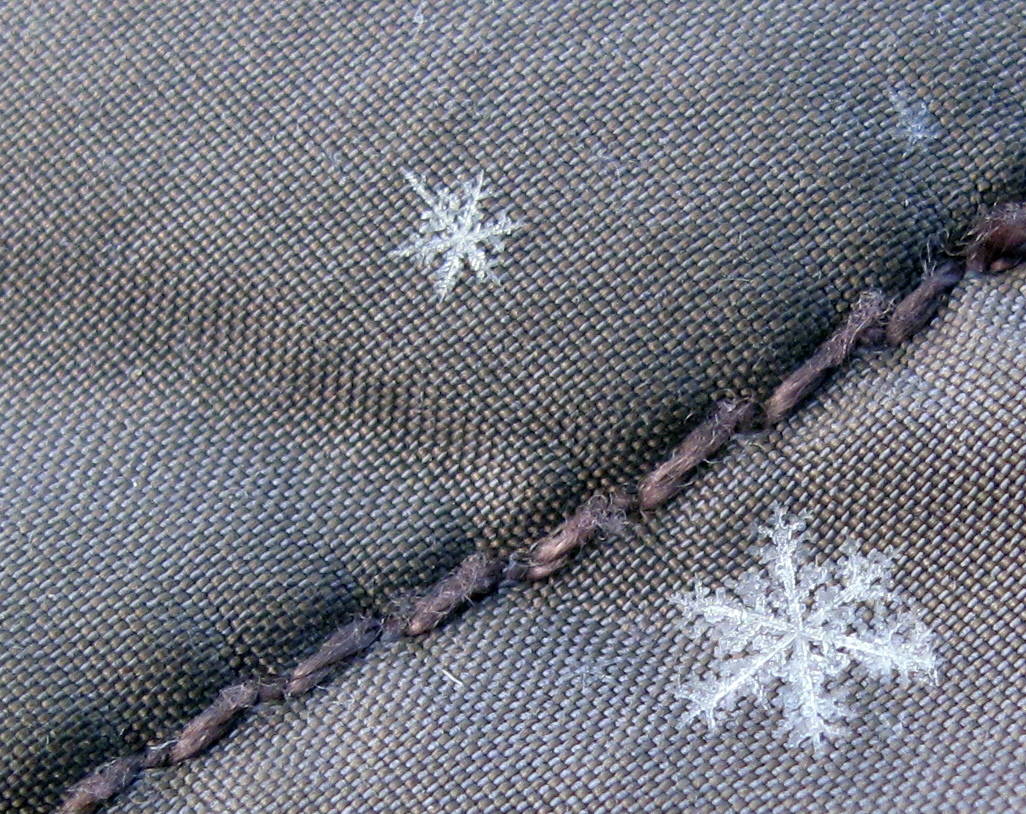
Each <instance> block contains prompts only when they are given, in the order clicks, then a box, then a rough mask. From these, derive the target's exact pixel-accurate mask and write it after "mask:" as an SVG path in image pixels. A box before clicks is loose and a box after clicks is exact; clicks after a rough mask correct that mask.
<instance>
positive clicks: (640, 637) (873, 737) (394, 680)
mask: <svg viewBox="0 0 1026 814" xmlns="http://www.w3.org/2000/svg"><path fill="white" fill-rule="evenodd" d="M1024 349H1026V277H1023V276H1021V275H1020V276H1019V277H1017V278H1007V279H1003V280H996V279H993V278H990V279H984V278H978V277H977V278H972V279H969V280H967V281H966V283H965V284H964V286H963V287H962V288H961V289H959V292H958V293H957V294H956V295H955V299H954V300H953V302H952V303H951V304H950V306H949V309H948V310H947V311H946V312H945V313H944V314H943V315H942V316H941V317H940V318H939V324H935V325H933V326H931V328H930V329H929V330H928V331H926V332H925V333H924V334H922V335H921V336H920V337H919V338H917V339H916V340H913V341H912V342H911V343H910V344H909V346H908V347H907V348H904V347H903V348H901V349H899V350H897V351H894V352H883V353H877V354H873V355H867V356H863V357H862V358H860V359H859V360H858V361H856V362H855V363H854V365H853V366H852V368H851V369H849V370H848V371H847V372H846V373H844V374H843V375H842V376H841V377H840V379H839V380H838V381H836V382H835V383H834V384H833V385H832V386H831V387H829V388H828V389H827V390H826V391H824V392H823V393H822V394H821V395H820V396H819V397H818V398H817V399H816V400H815V401H814V403H813V404H811V405H809V407H807V408H806V409H805V410H803V411H802V412H801V413H800V414H798V415H797V416H796V417H795V418H794V419H792V420H791V421H790V422H788V423H787V424H786V425H784V426H782V427H780V428H779V429H777V430H775V431H773V432H771V433H767V434H764V435H760V436H758V437H757V438H755V437H753V438H752V439H751V440H750V441H749V443H747V444H740V445H738V446H737V447H735V449H734V452H733V453H732V454H728V455H726V456H725V457H723V458H722V459H721V460H719V461H718V462H716V463H714V464H713V465H712V466H711V467H709V468H708V469H707V471H706V472H705V474H704V476H702V477H701V478H699V480H698V481H696V482H694V483H693V484H692V486H691V488H689V489H688V490H687V491H686V492H685V493H684V494H683V495H682V496H681V497H680V499H679V501H678V502H677V503H676V504H674V506H673V507H671V508H670V510H669V511H668V512H667V513H666V514H664V515H661V516H660V517H659V518H658V519H653V520H652V521H651V522H649V523H646V524H644V525H639V526H635V527H634V529H633V533H631V534H628V535H627V536H625V537H624V538H622V539H619V540H616V541H611V542H609V543H607V544H606V545H604V546H600V547H595V548H592V549H588V550H587V551H585V552H584V553H583V554H582V555H581V557H580V559H579V561H577V562H576V563H574V564H573V566H571V567H570V568H568V569H566V570H565V571H564V572H561V573H560V575H559V576H557V577H555V578H553V579H552V580H551V581H550V582H548V583H545V584H540V585H538V586H536V587H519V586H518V587H517V588H514V589H511V590H510V591H508V592H507V593H505V594H504V595H502V596H499V597H493V598H490V599H489V600H486V601H483V602H482V603H481V604H480V605H478V606H477V607H475V608H472V609H471V610H469V611H468V612H467V613H465V614H464V615H463V616H461V617H460V618H459V619H457V620H455V621H453V622H452V623H450V624H449V625H448V626H446V627H445V628H443V629H441V630H440V631H439V632H438V633H437V634H436V635H435V636H433V637H430V638H427V639H422V640H418V641H415V642H409V641H402V642H399V643H396V644H394V645H393V646H391V647H388V648H386V647H378V648H376V649H375V650H374V651H372V652H371V653H370V654H369V655H368V657H367V658H366V659H365V660H364V661H362V662H360V663H357V664H354V665H351V666H350V667H349V668H348V669H347V671H346V673H345V674H344V675H343V676H340V677H339V679H338V680H337V681H335V682H334V683H333V684H332V685H330V686H328V687H326V688H325V689H324V691H323V692H321V693H315V694H313V695H312V696H310V697H308V698H305V699H303V700H296V701H293V702H291V703H288V704H286V705H285V706H283V707H281V708H280V709H277V710H263V711H261V712H260V713H258V714H256V715H254V716H253V717H252V718H251V719H249V721H248V722H247V723H246V724H244V725H243V726H242V727H241V728H240V729H239V730H238V731H237V732H236V733H235V735H234V736H233V738H232V739H231V740H230V741H227V742H225V743H222V744H221V745H219V746H217V747H215V748H214V749H213V750H212V751H211V752H210V753H208V755H206V756H205V757H202V758H199V759H198V760H196V761H194V762H193V763H192V764H189V765H185V766H182V767H180V768H177V769H174V770H167V771H165V772H155V773H151V774H149V775H147V776H146V777H145V778H144V779H143V780H141V781H139V783H137V785H136V786H135V787H134V788H133V789H132V790H131V791H129V792H128V795H127V797H126V798H124V800H123V801H122V802H121V803H120V804H116V805H114V806H113V807H112V811H113V812H117V814H141V812H160V813H161V814H170V813H171V812H175V813H176V814H179V813H181V812H203V814H235V812H242V811H261V812H268V814H276V813H277V812H282V813H283V814H284V812H295V811H304V812H325V813H327V812H370V811H426V812H433V811H460V812H485V811H520V812H535V811H546V812H549V811H551V812H556V811H558V812H620V811H636V812H641V811H645V812H648V811H681V810H689V811H690V810H697V811H717V812H720V811H787V812H812V811H824V810H825V811H845V812H878V811H896V810H900V811H909V812H924V813H925V812H931V814H933V813H935V812H966V811H987V812H999V811H1000V812H1006V811H1021V810H1023V809H1024V808H1026V784H1024V780H1026V727H1024V725H1023V721H1022V716H1021V714H1020V710H1021V709H1022V708H1023V705H1024V704H1026V684H1024V682H1023V680H1022V676H1023V673H1024V671H1026V623H1024V617H1026V523H1024V520H1023V512H1022V506H1023V505H1024V502H1026V458H1024V457H1023V454H1022V439H1023V437H1024V436H1026V406H1024V405H1023V402H1022V399H1021V398H1019V395H1020V394H1021V393H1022V392H1023V388H1024V387H1026V350H1024ZM775 504H783V505H787V506H789V507H791V509H792V510H794V511H808V512H809V513H810V515H811V519H810V528H811V531H812V532H813V534H814V535H815V536H816V537H817V538H818V539H819V541H820V542H819V544H818V545H816V546H815V550H816V554H817V556H818V557H819V558H820V559H821V560H822V559H831V558H833V557H835V556H837V554H838V551H839V550H840V548H841V547H842V545H843V544H844V543H845V542H847V541H848V540H854V541H857V542H858V543H860V545H861V548H862V550H863V551H871V550H881V549H885V548H888V547H895V548H897V549H898V552H899V553H898V554H897V557H896V563H897V567H896V569H895V580H896V583H897V587H898V588H899V589H900V590H901V591H903V592H905V593H906V594H908V595H909V596H911V597H913V598H914V600H915V601H916V602H917V603H918V604H919V605H920V606H921V607H922V608H923V610H924V619H925V621H926V622H927V623H928V624H929V625H930V627H931V628H932V629H933V630H934V633H935V634H936V637H937V643H936V650H937V653H938V655H939V658H940V668H939V671H938V672H939V675H938V680H937V683H936V684H935V685H932V686H931V685H929V684H926V685H920V684H912V685H903V684H902V683H900V682H898V681H895V680H892V681H887V680H882V679H875V678H871V677H867V676H866V675H865V673H864V672H862V671H860V669H859V668H854V669H853V670H851V671H849V672H848V673H846V674H845V675H844V676H843V677H842V679H841V681H840V682H839V683H843V684H844V685H846V686H848V687H849V688H850V689H852V690H853V692H852V694H851V699H850V702H851V706H852V708H853V711H854V716H853V719H852V720H851V721H849V725H850V729H851V734H850V735H849V737H848V738H847V739H845V740H841V741H838V742H835V743H834V744H833V745H832V746H831V747H830V748H828V749H827V750H825V752H824V753H823V754H821V755H819V756H816V755H815V754H814V753H813V752H811V751H810V750H809V749H808V748H807V747H806V748H795V747H786V746H785V745H784V744H783V743H782V742H781V741H780V740H779V738H778V736H776V735H775V734H774V727H775V726H776V724H777V723H778V721H779V714H780V713H779V712H778V711H777V710H775V709H772V708H764V707H761V706H759V705H758V704H756V703H755V702H753V701H751V700H746V701H744V702H742V703H740V704H739V705H738V708H737V710H736V711H735V712H732V713H727V714H724V715H722V716H721V718H720V722H719V726H718V728H717V729H716V730H715V731H710V730H709V729H708V728H707V727H706V725H705V724H704V723H703V722H700V721H699V722H694V723H690V724H687V723H684V722H683V721H682V717H683V713H684V704H683V702H681V701H679V700H677V699H675V698H674V692H673V690H674V685H675V681H676V680H677V679H678V678H681V677H682V678H687V677H688V675H689V673H690V671H692V670H701V669H702V667H703V665H704V664H706V663H707V662H708V660H709V659H710V658H711V657H712V654H711V648H710V646H709V644H708V642H706V641H703V640H694V639H692V638H690V637H689V636H687V635H686V634H685V633H684V632H682V631H681V630H680V629H679V628H678V626H677V624H676V623H677V621H678V620H679V619H680V612H679V609H678V608H677V607H676V606H675V605H674V603H673V602H672V601H671V596H672V595H673V594H674V593H675V592H677V591H680V590H688V589H690V588H691V586H692V583H693V582H694V580H695V579H696V578H700V579H701V580H702V581H703V583H704V584H706V585H708V586H710V587H712V586H715V585H718V584H720V583H721V582H722V581H723V579H724V578H726V577H728V576H732V575H733V576H737V575H739V574H741V573H744V572H746V571H750V570H752V569H753V568H755V567H756V566H757V563H755V562H753V559H752V552H751V549H752V547H753V545H754V544H755V542H756V536H755V534H754V527H755V526H757V525H762V524H765V523H766V522H768V520H769V516H770V515H771V513H772V507H773V506H774V505H775Z"/></svg>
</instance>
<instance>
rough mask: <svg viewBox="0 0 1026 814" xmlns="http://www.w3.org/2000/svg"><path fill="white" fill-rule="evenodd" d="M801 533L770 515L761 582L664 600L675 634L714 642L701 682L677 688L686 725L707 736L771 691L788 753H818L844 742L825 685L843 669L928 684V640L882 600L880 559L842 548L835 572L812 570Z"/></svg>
mask: <svg viewBox="0 0 1026 814" xmlns="http://www.w3.org/2000/svg"><path fill="white" fill-rule="evenodd" d="M804 530H805V519H804V518H802V517H790V516H788V515H787V514H786V512H784V510H782V509H777V510H776V511H775V513H774V516H773V525H772V526H771V527H769V528H760V529H759V532H760V533H761V534H763V535H765V536H766V537H768V538H769V540H770V542H769V543H768V544H766V545H762V546H760V547H759V549H758V551H757V554H758V557H759V559H760V560H761V561H762V562H763V563H764V564H765V573H759V572H754V571H753V572H749V573H746V574H743V575H742V576H741V577H740V578H738V579H736V580H731V581H729V582H727V583H726V584H725V585H724V587H723V588H720V589H718V590H717V591H715V593H712V594H710V593H709V592H708V591H707V590H705V589H704V588H703V587H702V586H701V585H697V586H696V587H695V590H694V591H693V593H691V594H689V595H678V596H675V597H674V602H676V603H677V604H678V605H679V606H680V607H681V608H683V609H684V612H685V614H686V616H687V619H686V620H685V626H686V627H690V628H691V629H692V632H693V633H694V635H696V636H698V635H702V634H704V633H706V632H708V633H709V634H710V637H711V638H712V639H714V640H715V641H716V649H715V651H714V660H713V664H712V666H711V668H710V671H709V675H708V676H707V677H706V678H704V679H700V680H695V681H693V682H691V683H689V684H687V685H682V686H680V687H679V688H678V691H677V694H678V697H679V698H684V699H686V700H688V701H690V706H689V708H688V713H687V720H688V721H692V720H694V719H695V718H697V717H699V716H705V717H706V719H707V720H708V722H709V725H710V726H713V725H714V723H715V719H714V716H715V712H716V711H717V710H718V709H721V708H722V709H724V710H726V709H729V708H730V707H731V706H732V705H733V703H734V702H735V701H736V699H737V698H738V697H740V696H741V695H742V693H744V692H745V691H748V692H751V693H753V694H754V695H755V696H756V697H757V698H758V699H760V700H761V699H763V698H764V696H765V694H766V691H767V690H768V689H771V688H772V689H773V690H777V691H776V692H775V693H774V695H773V700H774V702H775V703H776V705H777V706H778V707H780V708H781V710H782V712H783V720H782V724H781V727H780V731H781V732H782V733H785V734H788V735H789V742H790V743H791V745H798V744H801V743H802V742H804V741H811V743H812V746H813V748H815V749H816V750H818V749H819V748H821V747H822V745H823V742H824V740H825V739H829V738H832V737H835V736H838V735H840V734H842V733H843V732H844V728H843V726H842V725H841V722H842V721H843V719H844V718H846V717H848V716H849V715H850V711H849V710H848V708H847V706H846V704H845V698H846V695H847V693H846V692H845V691H844V690H843V689H839V690H834V691H830V690H828V689H827V686H826V685H827V682H828V681H829V680H831V679H834V678H837V677H838V676H840V674H841V673H842V672H844V671H845V670H846V669H847V668H848V667H849V666H851V665H852V664H853V663H856V662H857V663H859V664H861V665H862V666H863V667H865V668H866V669H867V670H868V672H869V673H870V674H871V675H873V676H874V677H882V676H888V675H891V674H897V675H899V676H901V677H902V678H905V677H907V676H911V675H915V676H920V677H925V678H929V679H932V678H933V677H934V671H935V661H934V656H933V652H932V650H931V647H930V638H931V634H930V631H929V629H928V628H927V627H926V625H924V624H923V622H922V621H921V620H920V619H919V616H918V614H917V613H916V612H914V611H913V610H912V609H910V607H909V606H908V604H907V603H905V602H904V601H903V600H902V599H901V597H899V596H898V595H897V594H895V593H893V592H892V590H891V577H890V572H891V568H892V565H893V563H892V561H891V559H890V557H889V556H888V555H887V554H884V553H881V552H872V553H870V554H868V555H862V554H859V553H858V551H857V550H855V548H854V547H852V546H849V547H848V548H847V549H846V550H845V552H844V554H843V556H842V557H841V558H840V559H839V560H837V561H836V562H834V563H830V564H827V565H817V564H816V563H815V562H814V561H813V560H812V558H811V555H810V554H809V552H808V550H807V548H806V546H805V545H804V543H805V534H804Z"/></svg>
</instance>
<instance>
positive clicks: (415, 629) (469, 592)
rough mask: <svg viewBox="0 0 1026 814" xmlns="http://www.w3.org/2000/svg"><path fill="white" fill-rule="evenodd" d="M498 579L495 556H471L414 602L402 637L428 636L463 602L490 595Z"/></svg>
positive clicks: (499, 562)
mask: <svg viewBox="0 0 1026 814" xmlns="http://www.w3.org/2000/svg"><path fill="white" fill-rule="evenodd" d="M501 576H502V560H501V559H500V558H499V557H498V556H497V555H494V554H488V553H485V552H483V551H480V552H476V553H474V554H471V555H470V556H469V557H467V558H466V559H465V560H464V561H463V562H462V563H460V565H459V567H457V568H456V570H455V571H453V572H452V573H451V574H449V576H447V577H444V578H443V579H441V580H440V581H439V582H437V583H435V585H434V587H433V588H431V589H430V590H429V591H428V592H427V593H426V594H425V595H424V596H423V597H421V598H420V599H419V600H417V602H416V604H415V605H414V606H413V612H412V613H411V614H410V619H409V621H408V622H407V623H406V626H405V628H404V629H403V633H405V634H406V635H407V636H420V635H421V634H422V633H427V632H428V631H429V630H431V629H432V628H434V627H435V626H436V625H438V624H439V623H440V622H441V621H442V620H443V619H445V618H446V617H447V616H449V614H451V613H452V612H453V611H454V610H455V609H456V608H458V607H459V606H460V605H462V604H463V603H464V602H466V601H468V600H469V599H471V598H472V597H474V596H478V595H479V594H485V593H488V592H489V591H491V590H492V588H494V587H495V585H496V584H497V583H498V581H499V578H500V577H501Z"/></svg>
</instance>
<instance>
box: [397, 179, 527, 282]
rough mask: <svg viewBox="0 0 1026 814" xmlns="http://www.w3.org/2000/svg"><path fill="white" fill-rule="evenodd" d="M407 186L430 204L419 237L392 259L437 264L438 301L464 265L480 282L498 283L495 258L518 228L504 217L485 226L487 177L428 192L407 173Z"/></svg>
mask: <svg viewBox="0 0 1026 814" xmlns="http://www.w3.org/2000/svg"><path fill="white" fill-rule="evenodd" d="M403 174H404V175H405V177H406V180H407V181H408V182H409V184H410V186H411V187H413V190H414V191H415V192H416V193H417V195H419V196H420V198H421V200H423V201H424V203H425V204H427V209H426V210H425V211H424V212H423V213H421V216H420V227H419V229H418V232H417V234H416V235H415V236H414V237H413V238H412V239H411V240H410V241H409V242H407V243H404V244H403V245H402V246H399V247H398V248H397V249H395V250H394V251H393V252H392V253H393V254H394V255H396V256H397V257H410V258H413V260H414V261H415V262H416V263H417V264H418V265H419V266H422V267H424V268H426V267H428V266H430V265H432V264H433V263H435V262H437V260H438V258H441V261H442V262H441V265H439V266H438V267H437V268H436V269H435V272H434V277H435V290H436V291H437V292H438V297H439V299H445V296H446V295H447V294H448V293H449V292H450V291H451V290H452V287H453V286H454V285H455V284H456V280H457V278H458V277H459V274H460V271H461V270H462V269H463V266H464V265H466V266H467V267H469V268H470V270H471V271H473V272H474V274H475V275H476V276H477V279H478V280H495V279H497V275H496V273H495V255H497V254H499V253H501V252H502V250H503V238H504V237H505V236H506V235H509V234H511V233H512V232H514V231H516V230H517V229H519V228H520V224H519V223H517V222H516V221H513V220H511V219H510V218H509V216H508V215H507V214H506V213H505V212H501V213H499V214H498V215H497V216H496V218H495V220H492V221H488V222H485V221H484V213H483V212H482V211H481V201H483V200H484V199H485V198H488V197H490V195H491V193H490V192H489V191H488V190H486V189H485V188H484V174H483V173H481V172H478V173H477V174H476V175H475V176H474V178H473V179H472V180H470V181H464V182H462V183H461V184H460V187H459V189H457V190H450V189H446V188H439V189H437V190H435V191H433V192H432V191H430V190H428V189H427V187H425V186H424V181H423V179H422V178H420V177H419V176H417V175H415V174H414V173H412V172H409V171H404V173H403Z"/></svg>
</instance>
